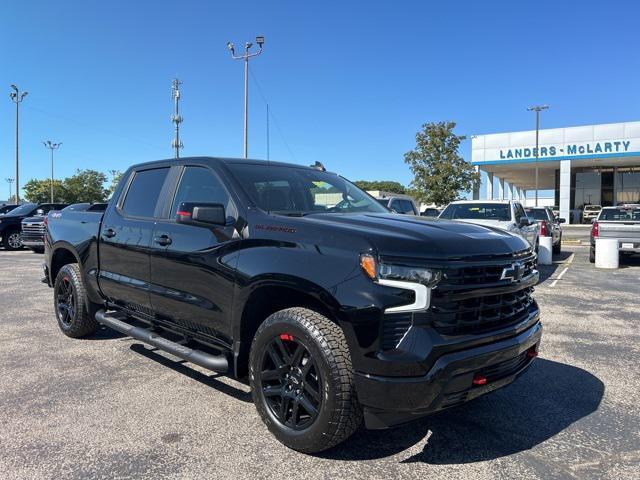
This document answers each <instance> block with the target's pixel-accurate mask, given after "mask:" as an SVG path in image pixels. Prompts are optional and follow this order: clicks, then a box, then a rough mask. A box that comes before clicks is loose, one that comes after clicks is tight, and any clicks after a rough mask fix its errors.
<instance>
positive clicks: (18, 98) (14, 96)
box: [9, 84, 29, 204]
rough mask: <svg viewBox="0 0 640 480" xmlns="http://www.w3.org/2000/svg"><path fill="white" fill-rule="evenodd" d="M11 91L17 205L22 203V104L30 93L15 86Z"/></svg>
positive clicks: (12, 86)
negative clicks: (14, 128) (14, 129)
mask: <svg viewBox="0 0 640 480" xmlns="http://www.w3.org/2000/svg"><path fill="white" fill-rule="evenodd" d="M11 89H12V90H13V92H11V93H10V94H9V98H10V99H11V101H12V102H13V103H15V104H16V203H17V204H19V203H20V161H19V158H20V157H19V155H18V138H19V134H18V127H19V125H20V122H19V119H20V103H22V100H24V97H26V96H27V95H28V94H29V92H20V90H19V89H18V87H16V86H15V85H13V84H12V85H11Z"/></svg>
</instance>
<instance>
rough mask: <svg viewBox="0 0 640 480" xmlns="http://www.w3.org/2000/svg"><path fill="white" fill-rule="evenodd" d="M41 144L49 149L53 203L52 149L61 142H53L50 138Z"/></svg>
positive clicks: (56, 147) (58, 146) (55, 148)
mask: <svg viewBox="0 0 640 480" xmlns="http://www.w3.org/2000/svg"><path fill="white" fill-rule="evenodd" d="M42 144H43V145H44V146H45V147H47V148H48V149H50V150H51V203H53V151H54V150H57V149H59V148H60V145H62V142H60V143H53V142H52V141H51V140H47V141H46V142H42Z"/></svg>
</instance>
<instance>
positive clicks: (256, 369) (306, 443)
mask: <svg viewBox="0 0 640 480" xmlns="http://www.w3.org/2000/svg"><path fill="white" fill-rule="evenodd" d="M278 338H285V339H287V338H291V339H292V342H293V341H296V342H298V343H299V344H300V345H302V346H303V347H305V348H306V350H307V351H308V353H309V359H310V360H309V361H311V359H313V362H314V364H315V365H316V370H317V377H318V379H319V389H320V392H319V395H317V396H318V398H320V399H321V403H320V405H319V407H318V413H317V416H316V417H315V420H313V423H311V424H310V425H309V426H308V427H305V428H303V429H294V428H292V427H290V426H288V425H286V424H285V423H283V421H281V420H280V419H279V418H278V416H277V413H276V412H275V411H274V409H273V408H272V406H270V404H268V403H267V400H266V398H267V397H266V396H265V394H264V391H263V386H264V383H266V381H265V382H263V380H262V372H263V366H264V361H265V360H264V359H265V358H266V355H267V349H268V348H269V346H270V345H271V346H273V342H274V341H276V342H277V341H278ZM274 339H275V340H274ZM293 339H295V340H293ZM305 355H306V353H305ZM285 368H286V367H285ZM249 378H250V382H251V390H252V395H253V400H254V403H255V405H256V409H257V410H258V413H259V414H260V416H261V418H262V420H263V421H264V423H265V424H266V425H267V427H268V428H269V430H270V431H271V433H273V435H274V436H275V437H276V438H277V439H278V440H279V441H280V442H281V443H283V444H284V445H286V446H287V447H289V448H292V449H294V450H297V451H300V452H305V453H315V452H320V451H322V450H326V449H328V448H331V447H333V446H334V445H337V444H338V443H340V442H342V441H344V440H346V439H347V438H348V437H349V436H351V435H352V434H353V433H354V432H355V431H356V430H357V429H358V428H359V427H360V425H361V424H362V407H361V405H360V403H359V402H358V399H357V397H356V389H355V384H354V371H353V366H352V364H351V356H350V354H349V349H348V347H347V342H346V339H345V336H344V333H343V331H342V329H341V328H340V327H339V326H338V325H336V324H335V323H333V322H332V321H331V320H329V319H328V318H327V317H325V316H324V315H321V314H320V313H318V312H315V311H313V310H309V309H306V308H300V307H295V308H288V309H285V310H281V311H279V312H276V313H274V314H272V315H270V316H269V317H268V318H267V319H266V320H265V321H264V322H263V323H262V325H260V327H259V328H258V331H257V332H256V334H255V336H254V339H253V343H252V346H251V353H250V359H249ZM303 380H304V379H303ZM264 388H265V390H266V388H268V387H264ZM281 388H282V389H283V390H284V388H285V387H284V386H283V387H281ZM316 393H318V392H316ZM285 418H286V414H285Z"/></svg>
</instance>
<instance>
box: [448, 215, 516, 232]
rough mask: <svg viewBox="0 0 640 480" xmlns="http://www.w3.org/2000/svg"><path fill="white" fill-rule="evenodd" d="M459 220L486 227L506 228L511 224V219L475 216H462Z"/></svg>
mask: <svg viewBox="0 0 640 480" xmlns="http://www.w3.org/2000/svg"><path fill="white" fill-rule="evenodd" d="M458 222H465V223H473V224H474V225H482V226H485V227H494V228H501V229H503V230H504V229H506V228H507V227H508V226H509V225H511V223H512V222H511V221H509V220H485V219H475V218H468V219H466V218H461V219H460V220H458Z"/></svg>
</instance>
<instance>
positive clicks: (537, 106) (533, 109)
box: [527, 105, 549, 207]
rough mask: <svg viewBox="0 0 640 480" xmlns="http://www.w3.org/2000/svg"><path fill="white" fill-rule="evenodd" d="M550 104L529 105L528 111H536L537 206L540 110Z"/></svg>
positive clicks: (545, 108)
mask: <svg viewBox="0 0 640 480" xmlns="http://www.w3.org/2000/svg"><path fill="white" fill-rule="evenodd" d="M548 108H549V105H536V106H533V107H528V108H527V111H528V112H531V111H533V112H536V203H535V206H536V207H537V206H538V161H539V160H540V148H539V147H540V142H539V136H540V111H541V110H547V109H548Z"/></svg>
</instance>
